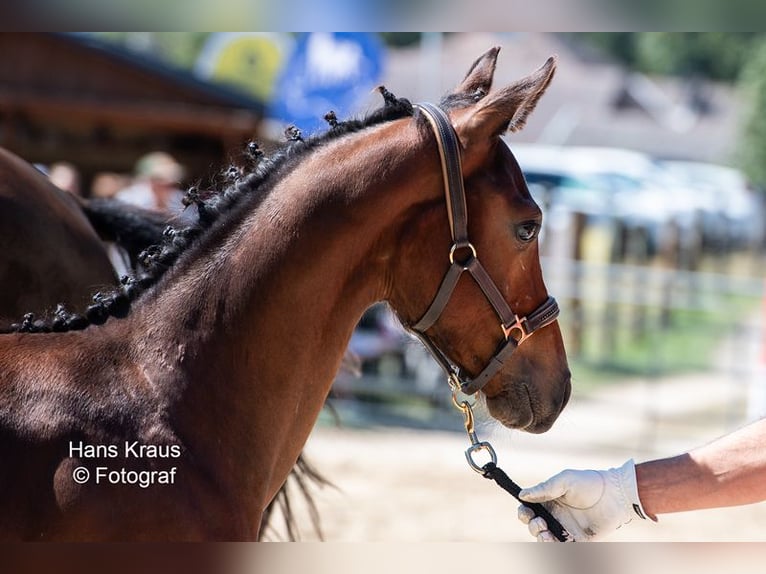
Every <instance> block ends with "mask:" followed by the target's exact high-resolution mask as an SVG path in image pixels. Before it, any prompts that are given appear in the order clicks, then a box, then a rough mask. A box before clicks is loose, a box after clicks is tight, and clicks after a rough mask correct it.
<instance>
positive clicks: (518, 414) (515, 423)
mask: <svg viewBox="0 0 766 574" xmlns="http://www.w3.org/2000/svg"><path fill="white" fill-rule="evenodd" d="M568 398H569V397H568V393H567V396H566V398H565V400H564V401H563V404H562V406H561V409H563V405H565V404H566V403H567V399H568ZM486 404H487V410H488V411H489V414H490V416H492V418H494V419H495V420H497V421H498V422H499V423H501V424H502V425H503V426H506V427H508V428H510V429H518V430H523V431H525V432H528V433H532V434H541V433H544V432H546V431H547V430H549V429H550V428H551V427H552V426H553V423H554V422H555V421H556V419H557V418H558V416H559V413H560V412H561V409H557V410H556V411H555V412H549V413H544V412H541V409H540V408H539V404H538V401H535V400H534V399H533V397H532V394H530V391H529V388H528V387H527V385H526V384H516V385H513V386H512V387H511V388H507V389H506V390H503V391H501V392H500V393H498V394H497V395H493V396H491V397H489V396H487V397H486Z"/></svg>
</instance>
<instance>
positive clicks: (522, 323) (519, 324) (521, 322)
mask: <svg viewBox="0 0 766 574" xmlns="http://www.w3.org/2000/svg"><path fill="white" fill-rule="evenodd" d="M514 317H515V319H516V320H515V321H514V322H513V323H511V324H510V325H508V326H506V325H500V328H501V329H502V330H503V334H504V335H505V340H506V341H507V340H508V339H510V338H511V333H514V332H518V334H519V337H518V338H517V337H513V340H514V341H516V346H518V345H521V344H522V343H523V342H524V341H526V340H527V339H528V338H529V337H531V336H532V333H533V331H530V330H529V326H528V323H527V318H526V317H521V318H519V316H518V315H515V316H514Z"/></svg>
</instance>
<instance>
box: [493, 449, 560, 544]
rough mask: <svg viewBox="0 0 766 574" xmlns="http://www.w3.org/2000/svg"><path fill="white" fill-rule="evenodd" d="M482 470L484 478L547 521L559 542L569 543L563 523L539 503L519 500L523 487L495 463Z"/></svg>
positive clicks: (549, 528)
mask: <svg viewBox="0 0 766 574" xmlns="http://www.w3.org/2000/svg"><path fill="white" fill-rule="evenodd" d="M481 470H482V476H484V478H489V479H492V480H494V481H495V482H496V483H497V484H498V485H499V486H500V488H502V489H503V490H505V491H507V492H509V493H510V494H511V495H512V496H513V497H514V498H515V499H516V500H518V501H519V502H521V503H522V504H523V505H524V506H527V507H529V508H531V509H532V511H533V512H534V513H535V516H539V517H541V518H542V519H543V520H545V522H546V524H547V525H548V530H549V531H550V533H551V534H553V536H555V537H556V540H558V541H559V542H568V541H569V534H568V533H567V531H566V530H565V529H564V527H563V526H561V523H560V522H559V521H558V520H556V518H555V517H554V516H553V515H552V514H551V513H550V512H548V509H547V508H545V507H544V506H543V505H542V504H540V503H539V502H527V501H526V500H521V499H520V498H519V492H521V487H520V486H519V485H518V484H516V483H515V482H513V480H512V479H511V478H510V477H509V476H508V475H507V474H505V472H503V470H502V469H500V468H498V466H497V465H496V464H495V463H494V462H488V463H487V464H485V465H484V466H483V467H482V468H481Z"/></svg>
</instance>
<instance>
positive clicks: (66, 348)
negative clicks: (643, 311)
mask: <svg viewBox="0 0 766 574" xmlns="http://www.w3.org/2000/svg"><path fill="white" fill-rule="evenodd" d="M497 52H498V50H497V49H493V50H490V51H489V52H488V53H487V54H485V55H484V56H482V57H481V58H480V59H479V60H477V61H476V63H475V64H474V66H473V67H472V68H471V70H470V71H469V74H468V75H467V77H466V79H465V80H464V81H463V82H462V83H461V84H460V86H458V88H457V89H456V91H455V92H454V93H453V94H451V95H450V96H448V97H447V98H445V100H444V102H443V107H444V108H445V109H446V110H447V111H448V112H449V115H450V118H451V121H452V123H453V125H454V128H455V130H456V132H457V134H458V136H459V138H460V142H461V146H462V151H461V155H462V160H463V173H462V176H463V179H464V181H465V186H466V197H467V207H468V213H469V214H470V219H469V232H470V236H471V238H472V240H473V244H474V246H475V248H476V250H477V251H478V252H479V253H481V255H482V260H483V263H484V267H485V268H486V269H487V271H488V272H489V275H490V276H491V277H492V278H493V279H494V281H495V283H496V284H497V286H498V287H499V290H500V292H501V294H502V296H503V297H504V299H505V300H506V301H507V303H508V304H509V305H510V306H511V308H512V309H513V310H514V311H515V312H516V313H517V314H520V315H522V314H527V313H530V312H532V311H533V310H534V309H536V308H537V307H538V306H540V305H541V303H543V302H544V301H545V300H546V298H547V296H548V294H547V292H546V290H545V286H544V284H543V280H542V273H541V270H540V264H539V257H538V250H537V243H536V239H535V237H536V233H535V232H536V230H537V229H538V228H539V225H540V210H539V209H538V207H537V206H536V205H535V203H534V202H533V200H532V199H531V197H530V195H529V193H528V190H527V188H526V185H525V182H524V178H523V177H522V175H521V172H520V170H519V167H518V165H517V163H516V161H515V160H514V158H513V156H512V154H511V152H510V151H509V150H508V148H507V147H506V146H505V144H503V143H502V141H501V140H500V135H501V134H502V133H503V132H504V131H506V130H507V129H511V130H518V129H520V128H521V127H522V126H523V125H524V122H525V120H526V117H527V115H528V114H529V113H530V112H531V111H532V109H533V108H534V106H535V105H536V103H537V101H538V99H539V98H540V96H541V95H542V93H543V91H544V90H545V88H546V87H547V85H548V83H549V81H550V79H551V77H552V75H553V71H554V62H553V60H549V62H547V63H546V65H545V66H543V67H542V68H541V69H540V70H538V71H537V72H536V73H535V74H533V75H531V76H529V77H527V78H524V79H523V80H521V81H519V82H517V83H515V84H513V85H510V86H507V87H504V88H502V89H500V90H498V91H496V92H493V93H490V86H491V82H492V77H493V74H494V68H495V61H496V57H497ZM385 96H386V105H385V106H384V107H383V108H382V109H381V110H379V111H378V112H375V113H373V114H372V115H370V116H369V117H368V118H366V119H365V120H363V121H352V122H346V123H340V124H338V123H336V122H335V121H334V119H332V120H331V121H332V125H333V127H332V128H331V129H330V130H329V131H328V133H327V134H324V135H322V136H318V137H316V138H312V139H308V140H305V141H304V140H303V139H302V138H300V137H295V138H293V139H294V141H293V142H292V144H291V145H290V146H289V147H287V148H286V149H285V150H283V151H281V152H280V153H278V154H277V155H276V156H274V157H272V158H271V159H268V160H267V159H264V160H262V161H261V163H260V164H259V165H258V166H257V167H255V168H254V169H253V170H252V171H251V172H249V173H244V174H242V176H241V177H240V178H239V181H237V182H236V183H235V184H233V185H231V186H229V187H228V188H227V189H226V190H225V191H223V192H222V193H221V194H220V195H219V196H218V197H216V198H215V199H211V200H208V201H202V200H201V199H200V198H199V196H197V195H196V194H190V196H189V201H193V202H196V204H197V209H198V210H199V213H200V223H199V225H197V226H193V227H190V228H187V229H185V230H178V231H175V232H169V233H168V234H167V235H168V237H167V240H166V242H165V243H164V245H163V246H162V247H161V248H159V249H157V250H155V251H153V252H152V253H151V254H150V257H148V258H147V265H148V267H147V269H146V270H144V271H142V272H141V273H139V274H138V275H137V277H135V278H134V279H133V280H131V281H128V282H126V284H125V285H123V287H122V288H121V289H120V290H118V291H115V292H113V293H111V294H108V295H105V296H104V297H103V298H102V299H101V300H100V301H99V302H97V303H95V304H93V305H91V306H90V307H89V308H88V310H87V311H86V313H85V315H84V316H82V315H69V316H68V315H66V314H65V313H61V314H59V315H57V316H56V317H55V319H54V320H53V321H51V322H50V323H49V324H48V325H46V326H39V325H30V324H25V325H22V327H21V331H30V332H14V333H8V334H6V335H3V336H1V337H0V460H2V461H3V464H2V466H0V537H2V538H5V539H38V540H55V539H64V540H127V539H144V540H158V539H176V540H193V539H197V540H245V539H255V538H257V536H258V530H259V525H260V518H261V514H262V512H263V510H264V508H265V507H266V505H267V504H268V503H269V501H270V500H272V498H273V497H274V495H275V493H276V492H277V491H278V489H279V488H280V486H281V485H282V484H283V483H284V481H285V478H286V477H287V475H288V473H289V472H290V469H291V468H292V466H293V465H294V464H295V462H296V459H297V458H298V456H299V454H300V452H301V449H302V447H303V445H304V443H305V441H306V439H307V437H308V435H309V433H310V431H311V429H312V427H313V425H314V423H315V421H316V418H317V415H318V413H319V410H320V409H321V407H322V405H323V403H324V400H325V397H326V396H327V393H328V391H329V389H330V386H331V384H332V381H333V378H334V375H335V372H336V371H337V369H338V366H339V364H340V361H341V358H342V356H343V353H344V349H345V348H346V345H347V343H348V340H349V338H350V336H351V333H352V331H353V329H354V326H355V325H356V323H357V321H358V319H359V317H360V316H361V314H362V312H363V311H364V310H365V309H366V308H367V307H368V306H370V305H371V304H372V303H373V302H375V301H380V300H385V301H387V302H388V303H389V304H390V305H391V307H392V308H393V309H394V310H395V311H396V312H397V313H398V315H399V317H400V319H401V320H402V322H403V323H404V324H405V325H406V326H411V325H414V324H415V323H416V322H417V321H418V319H419V318H420V317H421V315H423V313H424V311H425V309H426V308H427V307H428V306H429V304H430V302H431V300H432V298H433V297H434V293H435V292H436V290H437V288H438V285H439V283H440V281H441V278H442V276H443V274H444V271H445V266H446V264H447V261H446V260H447V255H446V254H447V253H449V249H450V245H451V241H450V231H449V226H448V225H447V215H446V213H447V211H446V208H445V200H444V191H443V181H442V170H441V167H440V163H439V155H438V153H437V144H436V140H435V138H434V134H433V132H432V131H431V129H430V127H429V126H428V124H427V122H426V121H425V118H424V117H423V116H422V114H421V113H420V112H418V111H417V110H416V109H414V108H413V107H412V106H411V105H410V104H409V102H407V101H406V100H399V99H396V98H394V97H393V96H391V95H390V94H389V93H387V92H386V93H385ZM83 319H84V320H83ZM40 331H48V332H40ZM428 335H429V337H430V339H431V340H432V341H433V342H434V343H435V345H436V346H437V347H438V348H439V349H441V351H443V352H444V353H445V354H446V355H447V356H448V357H449V358H450V359H451V360H452V361H453V362H455V363H457V364H458V365H460V366H461V367H462V369H463V370H464V371H465V372H467V373H468V374H469V375H471V374H473V375H475V374H477V373H478V372H479V371H480V370H481V369H482V368H483V364H484V363H485V362H486V360H487V358H488V357H491V356H493V353H494V352H495V349H496V347H497V346H498V343H499V342H500V341H501V340H502V339H503V332H502V330H500V328H499V326H498V324H497V318H496V316H495V312H494V310H493V308H492V307H491V306H490V305H489V304H488V303H487V300H486V298H485V297H484V296H483V294H482V292H481V291H480V290H479V289H478V288H477V286H476V284H475V283H473V282H470V281H461V282H460V283H459V284H458V285H457V287H456V288H455V290H454V293H453V295H452V298H451V301H450V304H449V305H448V306H447V308H446V310H445V311H444V312H443V313H442V314H441V317H440V318H439V320H438V321H437V322H436V324H435V325H433V326H432V327H431V328H429V330H428ZM569 390H570V377H569V371H568V368H567V362H566V356H565V353H564V348H563V344H562V341H561V335H560V332H559V329H558V327H557V325H556V324H551V325H548V326H546V327H545V328H542V329H540V330H539V332H537V333H535V335H534V336H533V337H532V338H530V339H529V341H527V342H525V343H524V345H522V346H520V347H519V348H518V350H517V351H516V353H515V354H514V356H513V357H512V358H511V359H510V360H509V361H508V362H507V363H506V365H505V366H504V367H503V369H501V370H500V371H499V372H498V373H497V374H496V375H494V376H493V377H492V378H491V380H489V382H488V383H487V384H486V386H485V387H484V389H483V391H482V392H483V393H484V394H485V396H486V400H487V404H488V407H489V410H490V413H491V414H492V415H493V416H494V417H495V418H497V419H498V420H500V421H501V422H502V423H504V424H505V425H507V426H509V427H513V428H521V429H524V430H527V431H530V432H544V431H545V430H547V429H548V428H549V427H550V426H551V425H552V424H553V422H554V420H555V419H556V417H557V416H558V414H559V413H560V412H561V409H562V408H563V407H564V405H565V404H566V401H567V399H568V396H569Z"/></svg>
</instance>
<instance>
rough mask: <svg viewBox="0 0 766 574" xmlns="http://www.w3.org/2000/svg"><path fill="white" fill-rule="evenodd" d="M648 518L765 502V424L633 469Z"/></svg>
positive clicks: (751, 426)
mask: <svg viewBox="0 0 766 574" xmlns="http://www.w3.org/2000/svg"><path fill="white" fill-rule="evenodd" d="M636 478H637V481H638V492H639V497H640V498H641V503H642V504H643V506H644V509H645V510H646V511H647V512H649V513H650V514H652V515H656V514H665V513H668V512H681V511H684V510H696V509H700V508H717V507H721V506H736V505H739V504H749V503H753V502H758V501H761V500H766V420H761V421H758V422H756V423H753V424H751V425H749V426H747V427H744V428H742V429H740V430H738V431H735V432H734V433H732V434H730V435H727V436H725V437H722V438H720V439H718V440H716V441H714V442H712V443H710V444H708V445H705V446H703V447H700V448H698V449H695V450H693V451H691V452H689V453H687V454H683V455H680V456H675V457H672V458H667V459H661V460H654V461H649V462H644V463H640V464H638V465H636Z"/></svg>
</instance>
